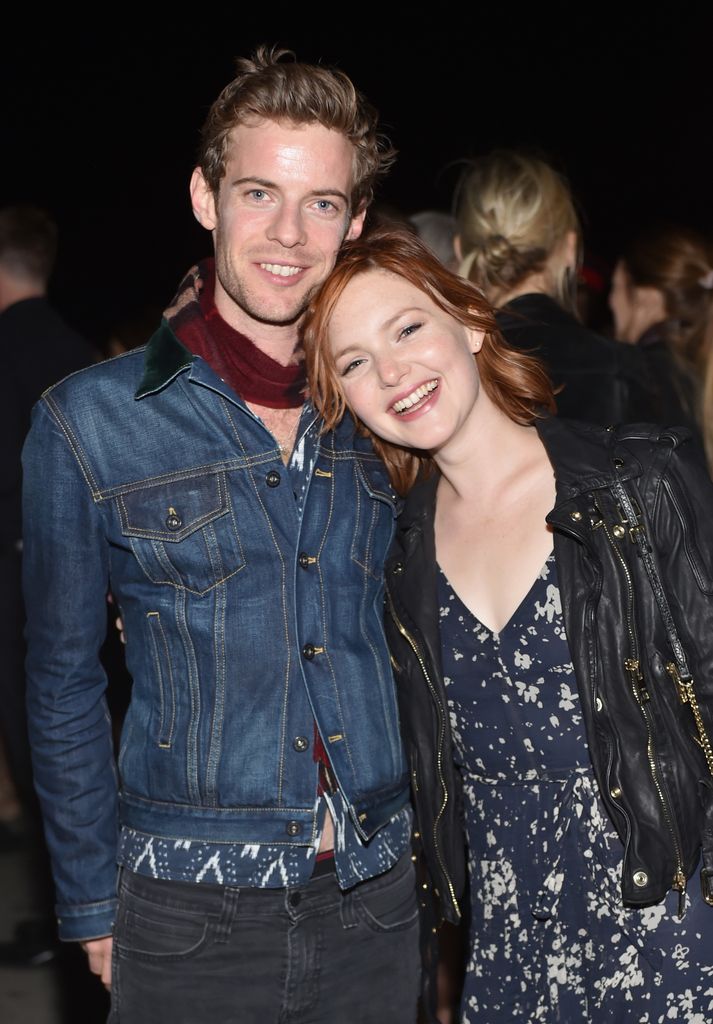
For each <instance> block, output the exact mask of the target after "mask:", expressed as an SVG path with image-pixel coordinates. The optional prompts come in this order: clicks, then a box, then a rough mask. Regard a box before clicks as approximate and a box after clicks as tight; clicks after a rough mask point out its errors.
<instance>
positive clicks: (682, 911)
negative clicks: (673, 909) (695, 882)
mask: <svg viewBox="0 0 713 1024" xmlns="http://www.w3.org/2000/svg"><path fill="white" fill-rule="evenodd" d="M671 888H672V889H675V890H676V892H677V893H678V920H679V921H682V920H683V919H684V917H685V916H686V876H685V875H684V873H683V872H682V871H677V872H676V874H675V875H674V876H673V885H672V886H671Z"/></svg>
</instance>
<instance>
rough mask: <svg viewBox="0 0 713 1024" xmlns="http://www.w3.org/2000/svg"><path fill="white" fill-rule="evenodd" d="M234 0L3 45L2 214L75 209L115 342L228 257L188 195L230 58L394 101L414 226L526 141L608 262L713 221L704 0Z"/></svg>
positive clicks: (82, 291) (67, 265)
mask: <svg viewBox="0 0 713 1024" xmlns="http://www.w3.org/2000/svg"><path fill="white" fill-rule="evenodd" d="M236 9H238V10H239V11H240V13H238V14H235V15H226V14H224V13H223V12H221V11H220V10H218V9H215V8H212V7H208V6H207V5H206V6H205V7H204V8H199V9H197V10H196V11H195V12H193V13H192V15H191V21H190V22H189V20H188V19H187V17H186V16H185V15H183V20H182V21H181V22H180V23H179V21H178V18H179V16H178V13H177V12H176V13H174V14H173V15H172V18H171V19H168V18H167V19H166V21H165V23H164V24H162V25H161V27H160V28H159V27H155V28H152V27H151V23H148V24H144V23H143V21H142V17H141V14H140V12H139V11H138V10H137V11H134V12H130V11H129V10H128V9H125V8H121V16H122V17H121V20H117V21H116V22H109V23H107V27H106V28H104V29H99V28H92V26H90V25H88V24H87V23H86V22H85V21H81V22H80V21H77V22H76V23H74V22H73V21H72V17H71V15H69V14H65V15H64V16H63V18H62V19H61V21H60V20H57V22H56V24H51V23H50V22H48V21H47V20H46V18H45V17H40V16H39V15H38V16H36V17H34V20H33V22H32V24H30V23H29V19H28V24H27V25H26V26H24V27H23V30H22V31H17V32H15V31H14V30H10V29H8V30H7V31H4V32H3V36H4V38H3V59H2V61H1V62H0V76H1V78H0V85H1V86H2V93H1V95H2V97H3V101H2V109H1V116H2V127H3V159H2V164H1V171H0V204H5V203H8V202H18V201H32V202H36V203H39V204H42V205H45V206H46V207H47V208H48V209H49V210H50V211H51V212H52V213H53V214H54V215H55V216H56V217H57V219H58V221H59V225H60V232H61V258H60V264H59V267H58V272H57V275H56V277H55V282H54V286H53V293H54V298H55V300H56V301H57V302H58V304H59V305H60V306H61V308H62V309H63V310H64V312H65V313H66V315H67V316H68V317H69V318H70V319H71V320H72V321H73V322H74V323H75V324H76V325H77V326H78V327H80V328H81V329H82V330H84V331H85V332H86V333H87V334H88V335H89V336H90V337H92V338H94V339H95V340H97V341H100V340H102V338H103V337H104V336H105V335H106V334H107V333H108V332H109V330H110V329H111V327H112V325H114V324H116V323H117V322H119V321H120V320H122V319H125V318H126V317H127V316H131V315H133V314H134V313H135V312H136V311H138V310H140V309H141V308H143V307H144V306H145V305H146V304H147V303H155V304H156V306H157V308H160V307H161V306H162V305H164V304H165V303H167V301H168V300H169V299H170V297H171V295H172V292H173V290H174V288H175V286H176V284H177V283H178V280H179V278H180V277H181V275H182V274H183V272H184V271H185V270H186V269H187V268H188V266H189V265H191V264H192V263H193V262H195V260H196V259H198V258H199V257H201V256H203V255H205V254H206V253H207V252H208V251H209V249H210V240H209V238H208V236H207V235H206V234H205V233H204V232H203V231H202V230H201V229H200V228H199V227H198V226H197V225H196V223H195V222H194V220H193V217H192V215H191V212H190V207H189V203H188V193H187V183H188V179H189V176H190V172H191V169H192V166H193V161H194V155H195V151H196V146H197V140H198V132H199V129H200V126H201V123H202V121H203V118H204V116H205V114H206V111H207V109H208V106H209V105H210V103H211V101H212V100H213V99H214V97H215V96H216V95H217V93H218V92H219V90H220V88H221V87H222V86H223V85H224V84H225V83H226V82H227V81H228V80H229V79H230V78H231V77H232V75H233V57H234V56H235V55H236V54H248V53H249V52H250V51H251V49H252V48H253V46H254V45H255V44H256V43H259V42H263V41H266V42H280V43H283V44H286V45H288V46H290V47H292V48H294V49H295V50H296V52H297V55H298V57H299V58H300V59H302V60H306V61H317V60H322V61H323V62H325V63H328V64H335V65H337V66H339V67H341V68H342V69H343V70H345V71H346V72H347V73H348V74H349V75H350V76H351V77H352V78H353V79H354V81H355V82H356V84H357V86H358V87H359V88H360V89H361V90H362V91H363V92H364V93H365V94H366V95H367V96H368V97H369V99H370V100H371V101H372V102H373V103H374V104H375V105H376V106H377V107H378V108H379V110H380V112H381V116H382V123H383V125H384V128H385V130H386V131H387V133H388V134H389V135H390V136H391V138H392V140H393V141H394V143H395V144H396V146H397V147H398V149H399V151H400V157H399V161H398V163H397V166H396V168H395V169H394V171H393V172H392V174H391V176H390V179H389V181H388V183H386V184H385V186H384V187H382V189H381V193H380V198H382V199H384V200H386V201H388V202H389V203H392V204H395V205H397V206H400V207H402V208H403V209H404V210H405V212H407V213H409V212H414V211H416V210H418V209H422V208H424V207H439V208H442V209H448V207H449V205H450V199H451V195H452V191H453V186H454V184H455V181H456V179H457V176H458V170H459V163H458V162H459V161H462V160H463V158H467V157H468V156H472V155H476V154H478V153H483V152H486V151H487V150H488V149H490V148H492V147H493V146H495V145H525V146H528V147H531V148H533V147H534V148H536V149H537V150H538V151H540V152H541V153H543V154H544V155H546V156H548V157H549V158H550V159H552V160H553V161H554V162H555V164H556V165H557V166H558V167H559V168H560V169H562V170H563V171H565V173H566V174H567V175H568V176H569V178H570V180H571V182H572V184H573V187H574V191H575V194H576V196H577V198H578V200H579V203H580V207H581V210H582V214H583V219H584V226H585V237H586V240H587V243H588V245H589V246H590V247H591V248H592V249H593V250H594V251H595V252H597V253H598V254H599V255H601V256H602V257H603V258H605V259H612V258H614V257H615V256H616V253H617V251H618V249H619V247H620V246H621V245H622V244H623V242H625V241H626V239H627V238H628V236H629V235H630V234H631V233H632V232H634V231H636V230H637V228H638V227H640V226H642V225H643V224H645V223H647V222H648V221H650V220H653V219H662V218H666V219H672V220H676V221H679V222H683V223H690V224H693V225H697V226H699V227H700V228H702V229H704V230H713V205H712V204H711V188H712V184H711V183H712V181H713V174H712V173H711V172H712V171H713V134H712V132H711V122H712V120H713V117H712V115H713V86H712V85H711V82H712V77H713V71H712V70H711V60H710V53H711V49H712V47H711V29H712V28H713V18H712V17H711V15H710V14H709V13H708V12H707V4H704V3H703V2H701V3H698V4H687V3H683V4H677V5H676V6H672V5H668V4H667V5H665V6H663V7H661V8H660V9H659V10H654V9H652V8H650V9H646V8H644V7H638V6H637V7H633V6H632V5H625V4H620V5H619V6H618V7H617V6H616V5H613V4H612V5H607V4H605V5H599V6H597V7H596V8H594V7H587V8H586V9H579V8H578V7H577V6H576V5H573V4H567V5H565V4H561V5H560V4H550V5H546V6H544V7H543V5H542V4H541V3H540V4H538V5H536V6H535V5H531V6H530V8H528V11H529V13H528V14H526V15H523V13H522V12H518V11H517V10H516V9H515V8H514V7H511V6H510V5H508V4H502V3H500V4H492V5H490V6H489V7H485V6H484V5H477V4H472V5H469V6H468V7H467V8H449V7H446V6H445V5H442V6H441V8H440V9H439V11H438V16H436V15H435V14H432V15H429V16H428V17H425V16H424V17H421V18H419V16H417V15H415V14H414V13H413V12H412V11H410V10H409V9H408V8H406V7H404V8H403V9H401V8H399V9H393V10H398V11H399V12H400V13H398V14H394V13H393V12H392V9H391V8H387V7H385V6H381V7H378V6H376V5H374V6H373V7H369V6H365V5H362V6H359V7H357V6H350V7H342V8H340V9H339V18H338V19H337V18H336V16H335V13H334V12H333V11H330V10H329V9H328V8H326V7H319V8H309V10H304V11H302V12H300V13H299V14H298V15H296V14H294V13H291V14H287V15H286V14H284V13H283V10H284V9H282V8H281V7H280V6H279V5H274V4H273V5H261V7H260V9H259V13H254V14H252V13H250V12H251V11H253V10H255V9H254V8H249V9H248V13H245V9H243V8H236ZM285 9H286V8H285ZM104 10H105V11H111V10H113V8H105V9H104ZM289 10H290V11H291V12H294V10H295V8H294V7H290V8H289ZM116 11H117V12H118V11H119V9H118V8H116ZM105 16H106V15H102V17H105ZM337 24H340V25H346V26H347V27H345V28H343V29H338V28H336V27H335V26H336V25H337Z"/></svg>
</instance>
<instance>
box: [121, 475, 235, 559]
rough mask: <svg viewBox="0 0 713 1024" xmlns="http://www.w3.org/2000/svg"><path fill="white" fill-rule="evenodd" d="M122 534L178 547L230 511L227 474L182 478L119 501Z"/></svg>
mask: <svg viewBox="0 0 713 1024" xmlns="http://www.w3.org/2000/svg"><path fill="white" fill-rule="evenodd" d="M118 504H119V514H120V516H121V531H122V533H123V534H124V536H126V537H144V538H146V539H149V540H161V541H164V542H168V543H178V542H180V541H182V540H185V538H186V537H189V536H190V535H191V534H192V533H195V531H196V530H199V529H200V528H201V527H203V526H206V525H207V524H208V523H211V522H213V521H214V520H216V519H219V518H220V517H221V516H224V515H226V513H227V512H228V511H229V510H230V502H229V500H228V491H227V486H226V481H225V473H209V474H208V473H206V474H204V475H202V476H190V477H180V478H176V479H172V480H168V481H165V482H162V483H158V484H148V485H146V486H141V487H137V488H136V489H135V490H131V491H127V492H125V493H124V494H122V495H121V496H120V497H119V502H118Z"/></svg>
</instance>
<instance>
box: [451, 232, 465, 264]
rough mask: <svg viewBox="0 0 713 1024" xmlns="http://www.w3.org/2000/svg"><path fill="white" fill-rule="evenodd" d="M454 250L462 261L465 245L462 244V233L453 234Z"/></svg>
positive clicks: (457, 257)
mask: <svg viewBox="0 0 713 1024" xmlns="http://www.w3.org/2000/svg"><path fill="white" fill-rule="evenodd" d="M453 252H454V253H455V254H456V259H457V260H458V262H459V263H460V261H461V260H462V259H463V246H462V245H461V244H460V235H454V236H453Z"/></svg>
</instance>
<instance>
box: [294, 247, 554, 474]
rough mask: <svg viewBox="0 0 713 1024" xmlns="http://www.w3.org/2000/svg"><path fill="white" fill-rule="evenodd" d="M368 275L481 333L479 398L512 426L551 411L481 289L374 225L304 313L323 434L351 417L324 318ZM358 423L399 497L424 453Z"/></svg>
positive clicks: (536, 366) (422, 465) (547, 386)
mask: <svg viewBox="0 0 713 1024" xmlns="http://www.w3.org/2000/svg"><path fill="white" fill-rule="evenodd" d="M368 270H386V271H388V272H389V273H392V274H396V275H398V276H399V277H403V278H404V279H405V280H406V281H408V282H409V283H410V284H412V285H413V286H414V287H415V288H418V289H419V291H422V292H424V293H425V294H426V295H428V297H429V298H430V299H431V300H432V301H433V302H435V304H436V305H437V306H438V307H439V308H440V309H442V310H444V312H446V313H448V314H449V315H450V316H452V317H454V319H456V320H457V321H458V322H459V323H461V324H463V325H464V326H465V327H469V328H471V329H474V330H477V331H483V332H484V338H483V344H482V346H481V349H480V351H479V352H478V353H477V355H476V356H475V360H476V363H477V366H478V373H479V375H480V380H481V383H482V385H483V389H484V390H485V392H486V394H487V395H488V396H489V398H490V399H491V400H492V401H493V402H494V403H495V405H497V406H498V408H499V409H501V410H502V411H503V412H504V413H505V415H506V416H509V417H510V419H512V420H514V421H515V422H516V423H520V424H523V425H530V424H532V423H533V422H534V420H535V419H536V418H537V417H538V416H542V415H545V414H546V413H547V412H555V411H556V406H555V399H554V392H553V390H552V383H551V381H550V379H549V377H548V376H547V373H546V372H545V369H544V367H543V366H542V364H541V363H540V362H539V361H538V360H537V359H535V358H534V357H533V356H530V355H527V354H525V353H524V352H519V351H518V350H517V349H514V348H512V347H511V346H510V345H508V344H507V342H506V341H505V339H504V338H503V337H502V335H501V334H500V331H499V330H498V327H497V324H496V322H495V314H494V312H493V308H492V306H491V305H490V303H489V302H488V301H487V299H486V298H485V297H484V296H483V294H482V292H480V291H479V290H478V289H477V288H476V287H475V286H474V285H472V284H471V283H470V282H469V281H466V280H465V279H464V278H461V277H456V275H455V274H452V273H451V272H450V271H449V270H446V268H445V267H444V266H443V265H442V264H441V263H439V261H438V260H437V259H436V257H435V256H434V255H433V254H432V253H431V251H430V250H429V249H427V248H426V247H425V245H424V244H423V243H422V242H421V241H420V240H419V239H418V238H417V237H416V236H415V235H413V234H410V233H409V232H407V231H404V230H400V229H395V228H380V229H378V230H375V231H372V232H371V233H369V234H368V235H367V236H365V237H363V238H360V239H357V240H356V241H354V242H348V243H347V244H346V245H345V246H344V247H343V249H342V251H341V253H340V256H339V258H338V260H337V264H336V266H335V268H334V270H333V271H332V273H331V274H330V276H329V277H328V278H327V280H326V281H325V282H324V284H323V285H322V286H321V287H320V289H319V291H317V292H316V293H315V295H314V296H313V298H312V301H311V302H310V304H309V307H308V309H307V314H306V318H305V323H304V347H305V356H306V364H307V376H308V379H309V384H310V390H311V397H312V401H313V402H314V404H315V406H316V408H317V410H318V411H319V413H320V414H321V416H322V418H323V419H324V429H325V430H330V429H332V428H333V427H334V426H336V424H337V423H338V422H339V421H340V420H341V418H342V417H343V416H344V415H345V413H346V412H347V411H349V412H352V410H351V409H349V403H348V402H347V400H346V398H345V395H344V391H343V389H342V385H341V379H340V376H339V374H338V372H337V369H336V366H335V363H334V357H333V355H332V349H331V346H330V343H329V324H330V320H331V318H332V314H333V312H334V309H335V307H336V304H337V302H338V301H339V298H340V296H341V295H342V293H343V291H344V289H345V288H346V286H347V285H348V284H349V282H350V281H351V280H352V279H353V278H355V277H356V276H357V275H358V274H363V273H366V271H368ZM352 414H353V413H352ZM355 419H356V417H355ZM357 425H358V428H359V430H360V432H361V433H362V434H364V435H365V436H367V437H369V438H371V440H372V442H373V444H374V448H375V450H376V451H377V452H378V454H379V455H380V456H381V458H382V459H383V461H384V463H385V464H386V467H387V469H388V471H389V475H390V477H391V482H392V484H393V485H394V487H395V488H396V490H397V491H398V492H399V493H400V494H405V493H406V492H407V491H408V490H409V488H410V487H411V485H412V484H413V483H414V481H415V480H416V478H417V477H418V476H419V474H420V473H421V472H422V471H424V470H428V468H429V464H430V459H429V456H428V453H427V452H419V451H415V450H413V449H409V448H403V447H401V446H400V445H395V444H392V443H391V442H389V441H384V440H382V439H381V438H379V437H376V436H375V435H374V434H373V433H372V432H371V431H370V430H369V429H368V427H366V426H365V425H364V424H363V423H360V422H359V421H358V420H357Z"/></svg>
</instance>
